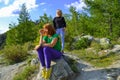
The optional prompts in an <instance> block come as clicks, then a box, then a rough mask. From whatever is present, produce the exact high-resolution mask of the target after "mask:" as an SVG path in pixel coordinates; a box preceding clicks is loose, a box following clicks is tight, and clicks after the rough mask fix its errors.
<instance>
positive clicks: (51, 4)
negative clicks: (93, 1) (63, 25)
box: [0, 0, 86, 34]
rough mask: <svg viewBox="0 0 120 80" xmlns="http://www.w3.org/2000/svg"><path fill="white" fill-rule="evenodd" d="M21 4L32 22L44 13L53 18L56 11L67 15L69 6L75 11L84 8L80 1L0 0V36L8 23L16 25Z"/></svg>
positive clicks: (6, 28)
mask: <svg viewBox="0 0 120 80" xmlns="http://www.w3.org/2000/svg"><path fill="white" fill-rule="evenodd" d="M22 4H26V8H27V10H28V12H29V14H30V19H32V20H33V21H35V20H38V19H39V17H40V16H42V15H43V14H44V13H46V14H47V15H48V16H50V15H51V16H52V17H55V15H56V10H57V9H61V10H62V12H63V13H69V8H70V6H73V7H75V8H76V10H77V11H83V7H86V5H85V3H84V2H83V1H82V0H0V34H1V33H4V32H6V31H7V30H9V28H8V27H9V24H10V23H16V24H17V23H18V20H17V19H18V17H19V12H20V9H21V5H22Z"/></svg>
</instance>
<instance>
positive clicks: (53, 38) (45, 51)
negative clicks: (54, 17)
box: [35, 23, 62, 79]
mask: <svg viewBox="0 0 120 80" xmlns="http://www.w3.org/2000/svg"><path fill="white" fill-rule="evenodd" d="M35 50H37V52H38V57H39V59H40V62H41V65H42V67H43V68H42V77H43V78H45V79H48V78H49V77H50V75H51V70H52V68H51V66H50V65H51V60H52V59H59V58H61V56H62V53H61V52H60V51H61V44H60V40H59V37H58V34H56V32H55V29H54V28H53V26H52V25H51V24H49V23H47V24H45V25H44V26H43V29H41V30H40V43H39V45H37V46H36V47H35Z"/></svg>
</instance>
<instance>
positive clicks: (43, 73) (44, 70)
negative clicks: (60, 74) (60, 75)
mask: <svg viewBox="0 0 120 80" xmlns="http://www.w3.org/2000/svg"><path fill="white" fill-rule="evenodd" d="M45 73H46V69H45V68H43V69H42V71H41V74H42V77H43V78H45Z"/></svg>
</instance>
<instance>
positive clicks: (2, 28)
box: [0, 26, 9, 34]
mask: <svg viewBox="0 0 120 80" xmlns="http://www.w3.org/2000/svg"><path fill="white" fill-rule="evenodd" d="M8 30H9V28H8V27H7V28H6V27H1V26H0V34H2V33H4V32H6V31H8Z"/></svg>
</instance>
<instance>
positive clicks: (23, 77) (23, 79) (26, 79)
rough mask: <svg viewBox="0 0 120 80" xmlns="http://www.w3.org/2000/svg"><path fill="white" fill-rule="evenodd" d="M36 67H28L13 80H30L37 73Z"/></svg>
mask: <svg viewBox="0 0 120 80" xmlns="http://www.w3.org/2000/svg"><path fill="white" fill-rule="evenodd" d="M35 70H36V67H35V66H27V67H25V69H24V70H23V71H22V72H20V73H18V74H17V75H16V76H15V77H14V78H13V80H30V76H31V75H32V74H33V73H34V72H35Z"/></svg>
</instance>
